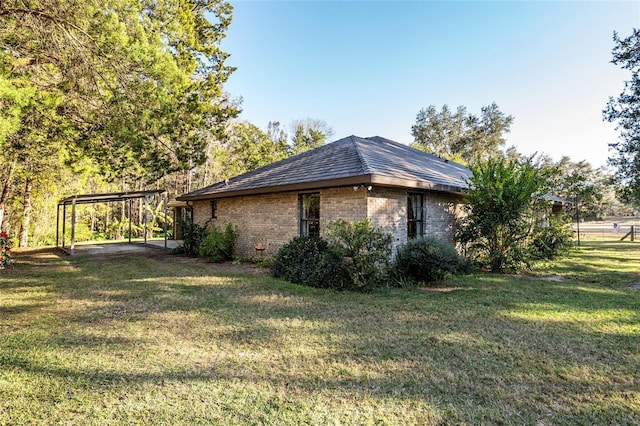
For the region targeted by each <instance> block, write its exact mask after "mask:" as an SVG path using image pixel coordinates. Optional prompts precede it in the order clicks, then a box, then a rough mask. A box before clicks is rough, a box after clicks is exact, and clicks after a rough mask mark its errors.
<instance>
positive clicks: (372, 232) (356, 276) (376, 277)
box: [327, 219, 392, 290]
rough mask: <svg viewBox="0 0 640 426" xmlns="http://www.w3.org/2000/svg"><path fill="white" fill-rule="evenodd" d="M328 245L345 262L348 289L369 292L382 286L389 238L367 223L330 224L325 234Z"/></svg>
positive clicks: (385, 275)
mask: <svg viewBox="0 0 640 426" xmlns="http://www.w3.org/2000/svg"><path fill="white" fill-rule="evenodd" d="M327 235H328V239H329V243H330V244H331V245H332V246H333V248H334V250H335V251H336V252H337V253H338V255H340V256H342V257H343V258H345V259H346V261H347V262H346V267H347V270H348V272H349V276H350V277H351V282H352V286H353V287H354V288H357V289H361V290H369V289H372V288H375V287H379V286H380V285H382V284H383V283H384V282H385V280H386V278H387V273H388V271H389V259H390V258H391V239H392V237H391V234H385V233H384V232H382V231H380V230H379V229H375V228H374V227H373V226H371V223H370V222H369V220H368V219H367V220H363V221H359V222H347V221H346V220H343V219H340V220H336V221H335V222H332V223H330V224H329V226H328V231H327Z"/></svg>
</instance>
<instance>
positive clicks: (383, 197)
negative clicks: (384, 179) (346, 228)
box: [367, 187, 407, 253]
mask: <svg viewBox="0 0 640 426" xmlns="http://www.w3.org/2000/svg"><path fill="white" fill-rule="evenodd" d="M367 208H368V216H369V218H370V219H371V225H373V226H374V227H376V228H380V229H382V231H384V232H388V233H390V234H391V236H392V238H393V239H392V243H391V244H392V253H395V252H396V247H398V246H399V245H402V244H404V243H405V242H406V241H407V191H404V190H400V189H392V188H375V187H374V188H373V189H372V190H371V192H369V199H368V206H367Z"/></svg>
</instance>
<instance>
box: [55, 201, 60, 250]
mask: <svg viewBox="0 0 640 426" xmlns="http://www.w3.org/2000/svg"><path fill="white" fill-rule="evenodd" d="M59 237H60V204H58V208H57V209H56V248H58V247H59V246H60V245H59V241H60V239H59Z"/></svg>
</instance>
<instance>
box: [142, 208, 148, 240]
mask: <svg viewBox="0 0 640 426" xmlns="http://www.w3.org/2000/svg"><path fill="white" fill-rule="evenodd" d="M142 214H143V215H144V216H142V226H143V227H144V244H145V245H147V197H146V196H145V197H144V209H143V210H142Z"/></svg>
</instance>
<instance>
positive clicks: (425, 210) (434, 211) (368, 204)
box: [177, 136, 471, 257]
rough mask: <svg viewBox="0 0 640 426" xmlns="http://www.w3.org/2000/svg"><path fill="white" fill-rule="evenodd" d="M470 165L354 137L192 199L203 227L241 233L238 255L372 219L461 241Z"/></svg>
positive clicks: (396, 238) (271, 250)
mask: <svg viewBox="0 0 640 426" xmlns="http://www.w3.org/2000/svg"><path fill="white" fill-rule="evenodd" d="M470 176H471V172H470V170H469V169H467V168H466V167H464V166H462V165H460V164H457V163H454V162H450V161H447V160H444V159H442V158H439V157H436V156H433V155H430V154H426V153H424V152H422V151H418V150H416V149H413V148H410V147H408V146H406V145H403V144H400V143H398V142H394V141H391V140H388V139H385V138H381V137H378V136H376V137H370V138H360V137H357V136H349V137H346V138H344V139H340V140H338V141H336V142H333V143H329V144H327V145H325V146H322V147H320V148H317V149H314V150H311V151H308V152H305V153H303V154H300V155H296V156H294V157H290V158H287V159H285V160H282V161H279V162H276V163H273V164H270V165H268V166H265V167H262V168H260V169H256V170H253V171H251V172H248V173H245V174H242V175H239V176H236V177H234V178H231V179H228V180H226V181H224V182H219V183H216V184H214V185H211V186H208V187H205V188H202V189H199V190H197V191H193V192H190V193H188V194H184V195H182V196H180V197H178V198H177V200H178V201H183V202H186V205H187V206H188V208H189V209H190V211H191V215H192V219H193V221H194V222H195V223H198V224H200V225H205V224H211V223H215V224H218V225H220V226H224V225H226V224H227V223H230V224H232V225H234V226H237V227H238V229H239V231H240V232H239V234H240V235H239V239H238V255H240V256H247V257H254V256H256V254H258V253H259V252H260V253H261V254H262V255H265V256H271V255H274V254H275V253H276V252H277V250H278V249H279V248H280V247H281V246H282V245H284V244H286V243H288V242H289V241H291V240H292V239H293V238H294V237H296V236H298V235H320V236H322V235H323V234H324V231H325V229H326V227H327V224H329V223H330V222H332V221H335V220H337V219H344V220H347V221H360V220H364V219H367V218H368V219H370V221H371V223H372V225H373V226H375V227H378V228H381V229H382V230H383V231H384V232H388V233H391V234H392V236H393V245H394V251H395V247H396V246H398V245H401V244H403V243H405V242H406V241H407V240H408V239H409V238H414V237H417V236H421V235H436V236H438V237H440V238H442V239H446V240H451V239H452V237H453V232H454V226H455V218H456V217H457V215H458V214H459V212H460V209H459V208H460V203H461V200H462V195H463V192H464V191H465V188H466V187H467V183H466V179H467V178H468V177H470Z"/></svg>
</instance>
